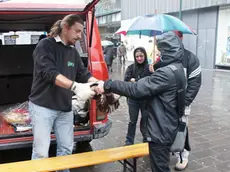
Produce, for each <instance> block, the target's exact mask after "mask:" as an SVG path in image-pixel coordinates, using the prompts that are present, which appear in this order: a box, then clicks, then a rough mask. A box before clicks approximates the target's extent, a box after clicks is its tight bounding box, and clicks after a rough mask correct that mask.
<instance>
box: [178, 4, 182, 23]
mask: <svg viewBox="0 0 230 172" xmlns="http://www.w3.org/2000/svg"><path fill="white" fill-rule="evenodd" d="M179 19H181V20H182V0H180V11H179Z"/></svg>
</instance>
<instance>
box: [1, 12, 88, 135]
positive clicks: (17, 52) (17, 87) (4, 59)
mask: <svg viewBox="0 0 230 172" xmlns="http://www.w3.org/2000/svg"><path fill="white" fill-rule="evenodd" d="M64 16H65V15H63V14H52V15H39V14H33V15H31V14H28V15H20V14H18V15H15V14H12V15H10V14H0V33H1V34H3V33H8V32H9V31H13V32H14V33H17V31H24V32H26V31H49V29H50V27H51V26H52V25H53V23H55V21H57V20H59V19H62V18H63V17H64ZM17 37H18V35H17ZM17 37H15V35H14V34H13V35H12V38H14V39H18V38H17ZM19 37H20V35H19ZM78 45H80V47H76V48H77V49H78V50H79V48H80V49H81V51H80V55H81V57H82V60H83V62H84V64H85V66H87V65H88V58H87V49H86V47H87V46H86V37H85V32H84V33H83V36H82V40H81V41H79V44H78ZM35 47H36V43H33V44H26V45H25V44H24V45H23V44H13V45H6V43H5V40H2V41H1V42H0V95H1V98H0V113H1V112H2V111H4V110H5V109H7V108H9V107H10V106H12V105H14V104H17V103H23V102H25V101H27V100H28V96H29V94H30V90H31V84H32V79H33V57H32V54H33V51H34V49H35ZM88 120H89V119H88ZM6 125H7V124H5V122H4V121H3V119H0V128H1V127H3V128H4V127H6ZM89 127H90V126H78V127H76V130H85V129H86V128H89ZM0 131H1V132H0V135H1V136H0V137H4V135H11V134H14V133H15V132H14V131H13V130H12V129H8V130H7V131H6V130H5V131H4V132H2V131H3V130H2V129H0ZM30 133H31V132H30Z"/></svg>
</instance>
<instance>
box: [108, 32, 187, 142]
mask: <svg viewBox="0 0 230 172" xmlns="http://www.w3.org/2000/svg"><path fill="white" fill-rule="evenodd" d="M157 45H158V48H159V50H160V51H161V55H162V57H161V60H160V62H158V64H157V65H156V71H155V72H154V73H153V74H152V75H151V76H147V77H145V78H142V79H140V80H139V81H138V82H136V83H131V82H122V81H106V82H105V84H104V89H105V91H111V92H114V93H117V94H120V95H123V96H127V97H133V98H139V99H145V100H147V103H146V110H147V114H148V123H147V128H148V138H147V139H148V141H151V142H154V143H156V144H161V145H171V144H172V143H173V141H174V139H175V136H176V133H177V131H178V124H179V118H180V117H179V115H178V113H177V111H176V108H177V83H176V78H175V77H178V78H179V80H180V81H181V83H182V85H183V88H184V89H185V86H186V79H185V74H184V69H183V66H182V63H181V60H182V57H183V53H184V49H183V45H182V42H181V41H180V39H179V38H178V37H177V36H176V35H175V34H174V33H173V32H169V33H165V34H163V35H162V36H160V37H159V38H158V39H157ZM168 65H174V66H175V67H176V68H177V70H178V71H179V74H180V75H179V76H176V75H175V74H174V73H173V71H172V69H171V68H170V67H169V66H168ZM183 100H184V99H183Z"/></svg>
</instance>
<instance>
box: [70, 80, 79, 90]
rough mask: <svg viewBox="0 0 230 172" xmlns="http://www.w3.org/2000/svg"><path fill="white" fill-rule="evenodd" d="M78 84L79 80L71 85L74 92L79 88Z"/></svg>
mask: <svg viewBox="0 0 230 172" xmlns="http://www.w3.org/2000/svg"><path fill="white" fill-rule="evenodd" d="M77 84H78V83H77V82H75V81H73V83H72V84H71V86H70V90H71V91H73V92H74V91H75V90H76V88H77Z"/></svg>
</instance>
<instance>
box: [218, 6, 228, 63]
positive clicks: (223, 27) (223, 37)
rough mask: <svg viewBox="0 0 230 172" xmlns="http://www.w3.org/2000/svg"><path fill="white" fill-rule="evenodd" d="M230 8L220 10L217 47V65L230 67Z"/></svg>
mask: <svg viewBox="0 0 230 172" xmlns="http://www.w3.org/2000/svg"><path fill="white" fill-rule="evenodd" d="M229 19H230V7H224V8H220V11H219V20H218V33H217V47H216V65H223V66H230V20H229Z"/></svg>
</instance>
